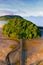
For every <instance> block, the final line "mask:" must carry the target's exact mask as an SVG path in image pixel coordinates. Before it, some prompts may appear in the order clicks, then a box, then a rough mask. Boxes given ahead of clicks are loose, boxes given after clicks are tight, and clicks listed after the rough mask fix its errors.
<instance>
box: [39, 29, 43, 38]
mask: <svg viewBox="0 0 43 65" xmlns="http://www.w3.org/2000/svg"><path fill="white" fill-rule="evenodd" d="M40 31H41V37H42V38H43V29H40Z"/></svg>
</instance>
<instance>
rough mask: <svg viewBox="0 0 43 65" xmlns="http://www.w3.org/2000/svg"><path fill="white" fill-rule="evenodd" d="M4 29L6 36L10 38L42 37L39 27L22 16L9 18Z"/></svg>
mask: <svg viewBox="0 0 43 65" xmlns="http://www.w3.org/2000/svg"><path fill="white" fill-rule="evenodd" d="M2 31H3V34H4V35H5V36H7V37H10V38H17V39H20V38H22V39H32V38H39V37H40V31H39V29H38V27H37V26H36V25H35V24H33V23H32V22H31V21H28V20H25V19H23V18H22V17H20V16H15V17H14V18H13V19H9V20H8V23H7V24H5V25H4V27H3V30H2Z"/></svg>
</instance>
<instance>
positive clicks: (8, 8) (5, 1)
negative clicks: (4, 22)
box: [0, 0, 43, 16]
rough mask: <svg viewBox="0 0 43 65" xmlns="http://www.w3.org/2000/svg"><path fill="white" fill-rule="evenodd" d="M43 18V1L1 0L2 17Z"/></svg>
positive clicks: (0, 10)
mask: <svg viewBox="0 0 43 65" xmlns="http://www.w3.org/2000/svg"><path fill="white" fill-rule="evenodd" d="M4 14H17V15H21V16H43V0H0V15H4Z"/></svg>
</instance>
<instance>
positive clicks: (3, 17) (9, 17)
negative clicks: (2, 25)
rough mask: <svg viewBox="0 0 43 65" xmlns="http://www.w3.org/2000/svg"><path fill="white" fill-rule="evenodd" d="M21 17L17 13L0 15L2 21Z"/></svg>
mask: <svg viewBox="0 0 43 65" xmlns="http://www.w3.org/2000/svg"><path fill="white" fill-rule="evenodd" d="M15 17H16V18H22V17H20V16H18V15H5V16H0V20H1V21H3V20H9V19H14V18H15Z"/></svg>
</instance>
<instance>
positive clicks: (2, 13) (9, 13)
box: [0, 10, 14, 16]
mask: <svg viewBox="0 0 43 65" xmlns="http://www.w3.org/2000/svg"><path fill="white" fill-rule="evenodd" d="M13 14H14V12H13V11H8V10H0V16H3V15H13Z"/></svg>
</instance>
